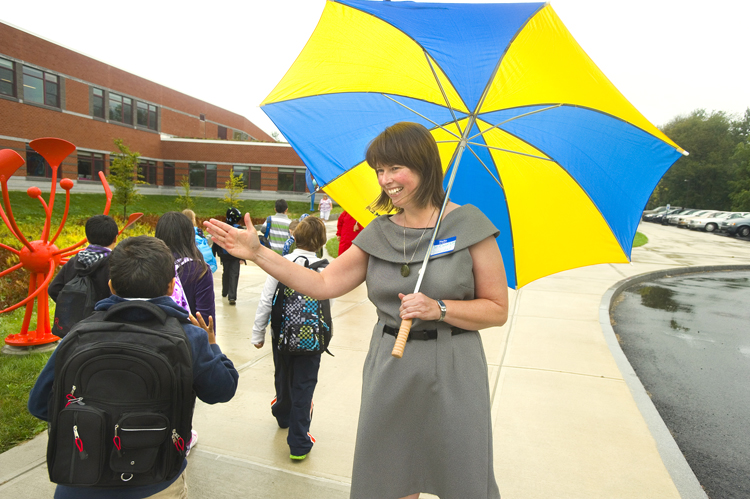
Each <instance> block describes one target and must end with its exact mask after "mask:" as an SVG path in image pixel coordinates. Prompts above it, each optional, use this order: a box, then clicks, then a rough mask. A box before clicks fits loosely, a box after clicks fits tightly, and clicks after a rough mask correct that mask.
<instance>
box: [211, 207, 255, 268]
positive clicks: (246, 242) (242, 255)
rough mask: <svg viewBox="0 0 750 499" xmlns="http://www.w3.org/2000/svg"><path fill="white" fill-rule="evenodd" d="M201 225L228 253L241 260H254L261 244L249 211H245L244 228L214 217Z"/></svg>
mask: <svg viewBox="0 0 750 499" xmlns="http://www.w3.org/2000/svg"><path fill="white" fill-rule="evenodd" d="M203 226H204V227H206V231H207V232H208V233H209V234H211V237H212V238H213V241H214V242H215V243H217V244H218V245H219V246H221V247H222V248H224V249H225V250H227V251H228V252H229V254H230V255H232V256H234V257H237V258H239V259H241V260H255V256H256V255H257V254H258V251H259V250H260V247H261V246H260V241H259V240H258V233H257V232H256V231H255V228H254V227H253V223H252V220H251V219H250V214H249V213H245V227H247V229H245V230H242V229H238V228H236V227H232V226H231V225H229V224H226V223H224V222H220V221H219V220H216V219H214V218H212V219H211V220H208V221H206V222H203Z"/></svg>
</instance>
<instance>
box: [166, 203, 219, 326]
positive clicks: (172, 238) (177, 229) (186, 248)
mask: <svg viewBox="0 0 750 499" xmlns="http://www.w3.org/2000/svg"><path fill="white" fill-rule="evenodd" d="M193 228H194V227H193V224H192V222H191V221H190V219H188V217H187V216H185V215H183V214H182V213H179V212H176V211H168V212H167V213H165V214H164V215H162V216H161V217H159V221H158V222H157V223H156V229H155V231H154V235H155V236H156V237H157V238H158V239H161V240H162V241H164V242H165V243H166V244H167V247H169V249H170V251H172V255H173V256H174V258H175V264H176V265H175V266H176V267H177V275H178V276H179V277H180V283H181V284H182V289H183V291H184V294H185V298H186V299H187V304H188V307H189V310H188V312H190V313H192V314H193V315H197V314H196V312H200V313H201V315H202V316H203V317H214V318H215V317H216V303H215V297H214V276H213V274H212V273H211V270H210V269H209V267H208V265H206V262H205V261H204V259H203V255H202V253H201V252H200V250H198V247H197V246H196V244H195V232H194V231H193ZM214 320H215V319H214ZM214 327H216V322H214Z"/></svg>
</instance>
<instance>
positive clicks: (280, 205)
mask: <svg viewBox="0 0 750 499" xmlns="http://www.w3.org/2000/svg"><path fill="white" fill-rule="evenodd" d="M288 209H289V205H288V204H287V203H286V201H285V200H283V199H277V200H276V213H284V212H285V211H286V210H288Z"/></svg>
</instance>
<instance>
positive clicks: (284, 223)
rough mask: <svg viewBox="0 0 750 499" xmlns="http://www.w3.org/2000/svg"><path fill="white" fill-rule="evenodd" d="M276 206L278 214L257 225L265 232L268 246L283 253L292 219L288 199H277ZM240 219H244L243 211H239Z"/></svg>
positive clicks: (264, 235) (262, 232)
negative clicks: (289, 214) (289, 213)
mask: <svg viewBox="0 0 750 499" xmlns="http://www.w3.org/2000/svg"><path fill="white" fill-rule="evenodd" d="M274 208H275V209H276V214H275V215H273V216H271V217H267V218H266V221H265V222H263V223H262V224H260V225H259V226H258V225H256V226H255V227H256V228H257V229H258V230H259V231H260V232H261V234H263V238H264V239H265V240H266V242H267V245H266V246H267V247H268V248H271V249H272V250H274V251H275V252H276V253H278V254H279V255H281V254H282V252H283V250H284V243H286V241H287V239H289V224H290V223H291V222H292V221H291V220H290V219H289V216H288V215H287V213H288V212H289V204H288V203H287V202H286V200H284V199H277V200H276V203H275V205H274ZM237 213H239V211H238V212H237ZM239 220H242V214H241V213H239ZM227 223H229V222H227ZM230 225H231V224H230Z"/></svg>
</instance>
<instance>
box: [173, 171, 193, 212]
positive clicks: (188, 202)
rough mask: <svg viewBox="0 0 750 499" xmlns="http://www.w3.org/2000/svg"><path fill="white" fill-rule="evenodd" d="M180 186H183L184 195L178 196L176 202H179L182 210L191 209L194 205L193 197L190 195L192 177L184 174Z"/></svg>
mask: <svg viewBox="0 0 750 499" xmlns="http://www.w3.org/2000/svg"><path fill="white" fill-rule="evenodd" d="M180 187H182V195H179V196H177V198H176V199H175V200H174V202H175V203H177V205H178V206H179V207H180V210H190V209H192V208H193V205H194V203H193V198H192V197H191V196H190V178H188V177H187V176H186V175H183V176H182V179H180Z"/></svg>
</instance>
